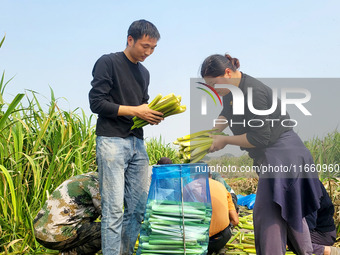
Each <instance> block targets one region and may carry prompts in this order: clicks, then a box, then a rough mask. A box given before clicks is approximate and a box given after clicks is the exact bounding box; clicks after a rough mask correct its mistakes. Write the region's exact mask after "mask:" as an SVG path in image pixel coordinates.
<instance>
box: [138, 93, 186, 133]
mask: <svg viewBox="0 0 340 255" xmlns="http://www.w3.org/2000/svg"><path fill="white" fill-rule="evenodd" d="M181 100H182V97H181V96H175V94H174V93H170V94H169V95H167V96H165V97H162V95H161V94H158V95H157V96H156V97H155V98H154V99H153V100H152V102H151V103H150V104H148V106H149V108H150V109H152V110H155V111H158V112H161V113H163V116H162V117H163V118H166V117H169V116H171V115H175V114H179V113H182V112H185V110H186V109H187V107H186V106H185V105H181ZM132 120H133V122H134V125H133V126H132V127H131V130H132V129H135V128H141V127H144V126H146V125H148V124H149V122H147V121H146V120H143V119H141V118H138V117H133V119H132Z"/></svg>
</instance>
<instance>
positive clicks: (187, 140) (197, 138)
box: [174, 129, 226, 163]
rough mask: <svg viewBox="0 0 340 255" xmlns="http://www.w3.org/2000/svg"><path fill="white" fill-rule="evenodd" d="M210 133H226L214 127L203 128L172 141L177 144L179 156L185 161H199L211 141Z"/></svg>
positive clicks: (206, 151)
mask: <svg viewBox="0 0 340 255" xmlns="http://www.w3.org/2000/svg"><path fill="white" fill-rule="evenodd" d="M211 135H226V134H225V133H223V132H216V129H211V130H203V131H200V132H196V133H192V134H190V135H186V136H183V137H180V138H177V140H176V141H175V142H174V144H175V145H179V146H180V148H179V151H178V152H179V158H181V159H184V160H185V162H186V163H189V162H190V163H196V162H198V161H200V160H201V159H202V158H203V157H204V156H205V155H206V154H207V153H208V150H209V148H210V146H211V144H212V142H213V139H212V138H211V137H210V136H211Z"/></svg>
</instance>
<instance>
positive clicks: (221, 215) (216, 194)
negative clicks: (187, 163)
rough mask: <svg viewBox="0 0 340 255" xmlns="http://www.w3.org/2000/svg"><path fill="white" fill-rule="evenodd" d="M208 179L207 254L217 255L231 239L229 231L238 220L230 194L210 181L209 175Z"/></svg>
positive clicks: (215, 182)
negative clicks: (210, 213) (209, 212)
mask: <svg viewBox="0 0 340 255" xmlns="http://www.w3.org/2000/svg"><path fill="white" fill-rule="evenodd" d="M209 177H210V178H209V186H210V197H211V207H212V216H211V221H210V230H209V245H208V254H212V253H213V252H215V253H216V254H218V253H219V251H220V250H221V249H222V248H223V247H224V246H225V244H226V243H227V242H228V240H229V239H230V238H231V236H232V234H231V229H232V227H233V226H236V225H238V223H239V219H238V213H237V212H236V209H235V206H234V203H233V200H232V196H231V194H230V193H229V192H228V191H227V189H226V188H225V186H224V185H223V184H221V183H220V182H218V181H215V180H213V179H211V177H212V176H211V174H210V175H209Z"/></svg>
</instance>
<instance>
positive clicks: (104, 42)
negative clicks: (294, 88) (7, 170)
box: [0, 0, 340, 153]
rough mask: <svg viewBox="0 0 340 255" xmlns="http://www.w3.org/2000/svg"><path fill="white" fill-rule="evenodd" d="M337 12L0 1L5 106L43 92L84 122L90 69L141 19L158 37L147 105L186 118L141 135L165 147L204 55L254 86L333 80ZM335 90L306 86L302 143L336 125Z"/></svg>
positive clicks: (273, 4) (242, 5) (339, 5)
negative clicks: (169, 99) (165, 100)
mask: <svg viewBox="0 0 340 255" xmlns="http://www.w3.org/2000/svg"><path fill="white" fill-rule="evenodd" d="M339 9H340V2H339V1H336V0H334V1H332V0H326V1H322V2H320V1H315V0H312V1H291V0H288V1H269V0H268V1H264V0H259V1H251V0H244V1H226V0H221V1H220V0H218V1H215V0H212V1H200V0H195V1H191V0H189V1H183V0H182V1H178V0H171V1H168V0H163V1H155V0H149V1H143V2H142V1H134V0H131V1H112V0H111V1H106V0H105V1H77V0H76V1H65V0H59V1H42V0H35V1H34V0H32V1H19V0H10V1H9V0H5V1H4V0H2V1H1V10H2V11H1V14H0V37H1V38H2V37H3V35H4V34H6V40H5V42H4V45H3V47H2V48H1V49H0V71H2V70H5V74H6V79H10V78H11V77H13V76H14V79H13V80H12V81H11V82H10V83H9V85H8V87H7V88H6V91H5V95H4V98H5V100H6V101H7V102H10V100H11V99H12V98H13V97H14V95H16V94H17V93H23V92H25V91H26V92H27V91H28V90H34V91H36V92H38V93H39V94H40V97H41V100H42V102H45V104H48V102H49V100H48V99H49V96H50V87H51V88H52V89H53V91H54V94H55V97H57V98H58V102H59V106H60V107H61V108H62V109H64V110H75V109H76V108H81V109H83V110H84V112H85V113H86V115H87V116H90V115H91V114H92V113H91V111H90V109H89V103H88V92H89V90H90V89H91V85H90V82H91V79H92V74H91V72H92V68H93V65H94V63H95V62H96V60H97V59H98V58H99V57H100V56H102V55H103V54H107V53H111V52H117V51H123V50H124V49H125V45H126V36H127V29H128V27H129V25H130V24H131V23H132V22H133V21H135V20H138V19H146V20H149V21H151V22H152V23H154V24H155V25H156V27H157V28H158V30H159V32H160V34H161V39H160V41H159V42H158V46H157V48H156V50H155V52H154V53H153V55H151V56H150V57H149V58H147V59H146V60H145V61H144V62H143V65H145V66H146V68H147V69H148V70H149V72H150V75H151V80H150V87H149V95H150V98H153V97H155V96H156V95H157V94H158V93H161V94H162V95H167V94H169V93H172V92H173V93H175V94H176V95H181V96H182V104H186V105H187V106H188V110H187V112H186V113H183V114H181V115H176V116H172V117H169V118H168V119H166V120H165V121H164V122H162V123H161V124H159V125H158V126H148V127H146V128H145V129H144V130H145V137H146V138H151V137H156V138H159V137H160V136H161V139H162V140H163V141H164V142H165V143H171V142H172V141H174V140H175V139H176V138H177V137H181V136H184V135H186V134H189V133H190V107H189V106H190V78H197V77H199V70H200V65H201V64H202V62H203V60H204V59H205V58H206V57H207V56H209V55H211V54H216V53H218V54H224V53H229V54H230V55H231V56H233V57H237V58H238V59H239V60H240V63H241V67H240V70H241V71H242V72H244V73H247V74H249V75H251V76H253V77H256V78H320V82H321V84H322V83H323V82H322V78H340V71H339V70H340V61H339V58H340V33H339V32H340V31H339V30H340V29H339V28H340V16H339V14H338V10H339ZM334 84H335V85H334ZM334 84H333V86H331V85H329V84H328V85H327V86H322V85H320V86H317V85H316V86H315V87H313V88H310V90H312V99H311V102H309V107H310V109H313V111H312V113H313V116H312V117H311V118H309V119H308V120H306V121H305V120H304V119H303V120H302V121H301V125H300V126H298V127H297V130H296V131H297V132H298V133H299V135H300V136H301V137H302V139H303V140H307V139H311V138H313V137H323V136H325V135H326V134H327V133H328V132H331V131H333V130H335V129H336V128H337V127H338V125H339V114H338V109H339V106H340V104H339V100H338V97H339V86H336V84H338V81H337V80H336V82H335V83H334ZM307 88H308V87H307ZM27 93H28V92H27ZM318 96H319V97H320V98H319V99H318ZM316 99H317V100H316ZM234 150H235V149H231V151H234ZM235 153H237V152H235Z"/></svg>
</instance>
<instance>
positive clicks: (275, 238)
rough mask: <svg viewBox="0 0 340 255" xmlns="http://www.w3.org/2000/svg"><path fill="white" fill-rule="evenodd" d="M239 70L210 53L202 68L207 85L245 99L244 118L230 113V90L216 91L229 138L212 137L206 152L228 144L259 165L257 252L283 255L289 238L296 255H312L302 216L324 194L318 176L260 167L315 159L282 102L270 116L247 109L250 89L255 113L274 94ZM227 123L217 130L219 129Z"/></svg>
mask: <svg viewBox="0 0 340 255" xmlns="http://www.w3.org/2000/svg"><path fill="white" fill-rule="evenodd" d="M239 67H240V63H239V60H238V59H237V58H232V57H231V56H230V55H225V56H222V55H212V56H209V57H208V58H206V59H205V60H204V62H203V64H202V67H201V75H202V77H203V78H204V80H205V81H206V83H207V84H208V85H211V86H213V87H214V86H215V84H229V85H233V86H236V87H238V88H239V89H240V90H241V91H242V92H243V94H244V97H245V98H244V114H243V115H236V113H235V114H233V95H232V93H231V92H230V90H229V89H227V88H216V91H217V93H218V94H219V95H220V96H223V110H222V112H221V114H220V116H219V117H218V118H219V119H221V120H222V119H223V120H225V121H221V123H228V124H230V125H229V127H230V129H231V131H232V132H233V136H220V135H215V136H212V137H213V144H212V145H211V148H210V152H214V151H218V150H221V149H222V148H224V147H225V146H226V145H228V144H230V145H236V146H240V147H241V149H242V150H246V151H248V152H249V156H250V157H252V158H253V160H254V165H256V166H259V167H261V168H259V169H260V172H259V183H258V190H257V196H256V202H255V207H254V216H253V217H254V230H255V245H256V252H257V254H268V255H280V254H285V251H286V243H287V238H288V239H289V241H290V243H291V244H292V249H293V250H294V251H295V252H296V253H297V254H312V244H311V239H310V234H309V231H308V226H307V223H306V220H305V218H304V217H305V216H306V215H309V214H311V213H312V212H314V211H316V210H317V209H318V208H319V199H320V197H321V196H322V193H321V190H320V187H319V185H318V176H317V174H316V175H314V174H312V173H311V174H309V173H300V172H298V171H297V172H293V173H292V172H290V173H283V172H276V173H274V174H271V173H266V174H265V173H263V172H261V169H262V170H265V169H270V167H272V168H273V167H275V166H276V167H278V169H280V167H281V169H282V167H289V166H291V165H292V166H296V167H299V166H302V169H304V168H303V166H304V164H312V163H313V159H312V157H311V154H310V152H309V151H308V149H307V148H306V147H305V146H304V144H303V143H302V141H301V139H300V138H299V137H298V136H297V134H296V133H295V132H294V131H293V130H292V127H291V126H293V125H290V124H289V115H288V114H286V115H281V105H280V100H278V104H277V108H276V110H275V111H273V112H272V113H270V114H268V115H255V114H253V113H252V111H250V110H249V107H248V100H247V97H248V88H252V93H251V94H252V95H249V96H252V98H253V103H252V104H253V108H255V109H257V110H268V109H271V106H272V104H273V101H274V100H273V92H272V90H271V89H270V88H269V87H268V86H266V85H264V84H263V83H262V82H260V81H259V80H257V79H255V78H253V77H251V76H249V75H247V74H244V73H242V72H240V71H239V70H238V69H239ZM231 90H232V89H231ZM268 120H275V121H268ZM287 120H288V121H287ZM282 121H283V122H282ZM282 123H284V125H283V124H282ZM228 124H219V125H217V126H216V127H217V128H218V129H219V131H222V130H224V129H225V128H226V127H227V126H228ZM285 169H287V168H285ZM299 169H300V168H299ZM302 177H303V178H302Z"/></svg>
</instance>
